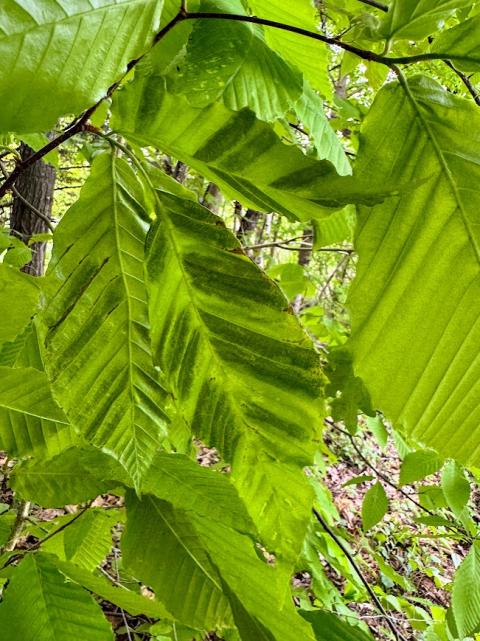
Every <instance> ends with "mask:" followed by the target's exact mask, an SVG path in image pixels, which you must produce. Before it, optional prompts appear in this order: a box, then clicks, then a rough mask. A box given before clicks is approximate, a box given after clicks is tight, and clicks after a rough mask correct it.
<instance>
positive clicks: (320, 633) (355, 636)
mask: <svg viewBox="0 0 480 641" xmlns="http://www.w3.org/2000/svg"><path fill="white" fill-rule="evenodd" d="M300 614H301V615H302V617H303V618H304V619H306V620H307V621H309V622H310V623H311V624H312V627H313V631H314V632H315V636H316V638H317V639H318V641H373V637H371V636H370V635H369V634H367V633H366V632H364V631H363V630H362V629H361V628H360V627H359V626H353V625H349V624H348V623H345V622H344V621H342V619H340V618H339V617H337V616H335V615H334V614H332V612H326V611H325V610H309V611H307V610H301V612H300Z"/></svg>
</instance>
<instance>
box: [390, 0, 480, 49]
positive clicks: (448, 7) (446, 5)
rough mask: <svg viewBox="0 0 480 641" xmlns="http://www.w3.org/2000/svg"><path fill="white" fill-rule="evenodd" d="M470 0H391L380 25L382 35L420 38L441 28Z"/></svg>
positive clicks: (398, 38)
mask: <svg viewBox="0 0 480 641" xmlns="http://www.w3.org/2000/svg"><path fill="white" fill-rule="evenodd" d="M471 4H472V0H393V2H392V4H391V6H390V10H389V12H388V13H387V14H386V16H385V18H384V20H383V23H382V25H381V27H380V33H381V34H382V36H384V37H385V38H388V39H394V40H421V39H422V38H426V37H427V36H429V35H431V34H432V33H434V32H435V31H438V29H440V28H441V26H442V25H443V24H444V22H445V20H446V19H447V18H449V17H450V16H452V15H453V14H454V13H455V11H456V10H457V9H461V8H463V7H467V6H469V5H471Z"/></svg>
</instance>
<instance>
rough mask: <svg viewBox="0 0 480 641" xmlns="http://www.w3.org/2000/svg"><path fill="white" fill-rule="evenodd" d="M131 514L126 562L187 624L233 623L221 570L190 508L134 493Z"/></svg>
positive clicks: (125, 541)
mask: <svg viewBox="0 0 480 641" xmlns="http://www.w3.org/2000/svg"><path fill="white" fill-rule="evenodd" d="M127 515H128V519H127V527H126V530H125V532H124V534H123V536H122V555H123V561H124V564H125V566H126V567H127V568H128V569H130V570H131V571H132V572H134V573H135V575H136V576H137V577H139V578H140V579H141V580H142V581H143V582H144V583H146V584H147V585H150V586H151V587H152V588H153V590H154V591H155V594H156V597H157V598H158V599H159V601H161V603H163V605H164V606H165V607H166V608H167V610H168V611H169V612H171V613H172V614H173V615H174V617H175V618H177V619H178V620H180V621H182V622H183V623H185V624H187V625H191V626H193V627H200V628H207V629H214V628H216V627H217V626H219V627H223V626H225V625H226V626H227V627H228V626H229V625H231V613H230V608H229V605H228V601H227V600H226V599H225V596H224V595H223V590H222V585H221V581H220V578H219V576H218V572H217V570H216V568H215V567H214V566H213V565H212V562H211V560H210V558H209V556H208V553H207V551H206V550H205V549H204V547H203V545H202V543H201V541H200V540H199V538H198V534H197V532H196V530H195V528H194V526H193V524H192V522H191V520H190V518H189V517H188V515H187V513H186V512H184V511H183V510H180V509H179V510H175V509H173V507H172V505H171V504H170V503H168V502H166V501H161V500H159V499H156V498H154V497H153V496H148V495H145V497H144V498H143V500H142V501H138V500H137V499H135V497H134V496H133V494H132V495H131V494H130V493H129V494H127Z"/></svg>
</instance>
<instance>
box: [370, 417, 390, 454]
mask: <svg viewBox="0 0 480 641" xmlns="http://www.w3.org/2000/svg"><path fill="white" fill-rule="evenodd" d="M365 422H366V424H367V427H368V429H369V430H370V431H371V432H372V434H373V435H374V436H375V438H376V439H377V443H378V444H379V445H380V447H381V448H382V449H383V448H385V447H386V446H387V443H388V431H387V428H386V427H385V423H384V422H383V419H382V418H381V417H380V416H367V417H366V419H365Z"/></svg>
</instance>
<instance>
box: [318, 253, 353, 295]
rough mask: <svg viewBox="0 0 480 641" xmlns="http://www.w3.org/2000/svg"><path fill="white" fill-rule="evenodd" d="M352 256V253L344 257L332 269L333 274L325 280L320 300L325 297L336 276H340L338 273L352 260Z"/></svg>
mask: <svg viewBox="0 0 480 641" xmlns="http://www.w3.org/2000/svg"><path fill="white" fill-rule="evenodd" d="M350 254H351V252H348V253H347V255H346V256H344V257H343V258H342V259H341V260H340V261H339V262H338V263H337V265H336V266H335V268H334V269H332V271H331V273H330V274H329V275H328V276H327V279H326V280H325V283H324V285H323V287H322V289H321V290H320V293H319V294H318V298H319V300H322V298H323V297H324V295H325V294H326V292H327V290H328V288H329V285H330V283H331V282H332V280H333V279H334V278H335V276H336V275H337V274H338V272H339V271H340V270H341V269H342V267H345V266H346V265H347V263H348V260H349V259H350Z"/></svg>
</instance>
